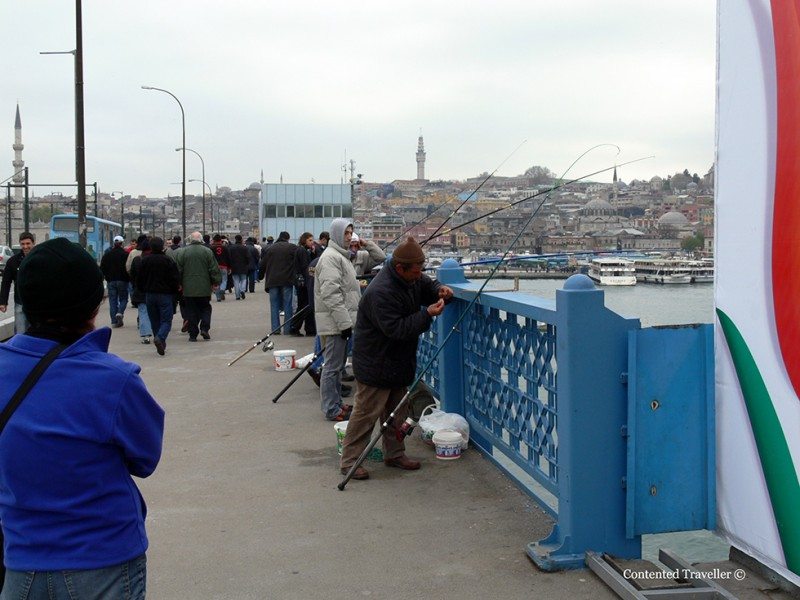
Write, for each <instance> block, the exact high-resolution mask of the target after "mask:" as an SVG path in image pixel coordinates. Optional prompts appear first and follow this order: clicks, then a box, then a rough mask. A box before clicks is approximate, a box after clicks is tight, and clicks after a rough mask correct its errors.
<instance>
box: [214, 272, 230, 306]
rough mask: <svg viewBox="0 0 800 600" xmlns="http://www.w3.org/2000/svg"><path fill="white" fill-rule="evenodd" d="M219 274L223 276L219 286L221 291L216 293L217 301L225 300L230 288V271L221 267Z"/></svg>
mask: <svg viewBox="0 0 800 600" xmlns="http://www.w3.org/2000/svg"><path fill="white" fill-rule="evenodd" d="M219 272H220V273H221V274H222V281H221V282H220V284H219V289H218V290H217V291H216V294H217V301H220V300H223V299H224V298H225V290H226V289H227V288H228V269H226V268H225V267H220V268H219Z"/></svg>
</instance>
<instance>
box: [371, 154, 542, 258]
mask: <svg viewBox="0 0 800 600" xmlns="http://www.w3.org/2000/svg"><path fill="white" fill-rule="evenodd" d="M527 141H528V140H522V142H520V144H519V146H517V147H516V148H514V150H513V151H512V152H511V154H509V155H508V156H506V157H505V159H503V162H501V163H500V164H499V165H497V168H496V169H495V170H494V171H492V172H491V173H489V174H488V175H487V176H486V177H485V178H484V180H483V181H481V183H480V185H479V186H478V187H476V188H475V189H474V190H472V193H470V195H469V196H467V198H466V199H465V200H464V201H463V202H461V204H459V205H458V206H457V207H456V209H455V210H454V211H453V212H452V213H450V216H449V217H447V218H446V219H445V220H444V221H443V222H442V224H441V225H440V226H439V229H437V230H436V231H435V232H434V234H435V233H438V232H439V230H440V229H441V228H442V227H444V225H445V223H447V222H448V221H449V220H450V219H452V218H453V216H455V214H456V213H457V212H458V211H459V210H460V209H461V207H462V206H464V205H465V204H466V203H467V201H469V200H470V199H471V198H472V197H473V196H474V195H475V194H477V193H478V192H479V191H480V189H481V188H482V187H483V186H484V184H485V183H486V182H487V181H489V180H490V179H491V178H492V177H493V176H494V174H495V173H497V171H498V169H500V167H502V166H503V165H504V164H506V162H508V159H509V158H511V157H512V156H514V154H516V153H517V150H519V149H520V148H522V146H523V145H524V144H525V143H526V142H527ZM447 204H450V200H445V201H444V202H442V203H441V204H440V205H439V206H437V207H436V208H435V209H433V210H432V211H431V213H430V214H429V215H428V216H427V217H425V218H424V219H422V220H420V221H417V222H416V223H414V224H413V225H412V226H411V227H409V228H408V229H406V230H405V231H403V233H401V234H400V235H398V236H397V237H396V238H394V239H393V240H392V241H390V242H387V243H386V244H384V245H383V246H382V247H381V250H386V249H387V248H388V247H389V246H391V245H392V244H394V243H395V242H396V241H397V240H399V239H400V238H402V237H403V236H404V235H405V234H407V233H408V232H409V231H411V230H412V229H414V228H415V227H419V226H420V225H422V224H423V223H424V222H425V221H427V220H428V219H430V218H431V217H432V216H433V215H435V214H436V213H437V212H438V211H439V209H440V208H442V207H443V206H445V205H447ZM430 239H431V238H428V240H430ZM428 240H425V241H424V242H422V243H421V244H420V246H424V245H425V244H426V243H427V242H428Z"/></svg>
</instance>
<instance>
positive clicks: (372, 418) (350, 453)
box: [341, 381, 408, 469]
mask: <svg viewBox="0 0 800 600" xmlns="http://www.w3.org/2000/svg"><path fill="white" fill-rule="evenodd" d="M406 389H407V388H404V387H402V388H378V387H372V386H370V385H365V384H363V383H361V382H359V381H356V396H355V400H354V402H353V413H352V414H351V415H350V421H349V422H348V423H347V432H346V434H345V436H344V442H343V446H342V462H341V468H343V469H349V468H350V467H352V466H353V465H354V464H355V462H356V460H358V457H359V456H361V453H362V452H363V451H364V448H366V447H367V444H369V440H370V438H371V437H372V431H373V429H374V428H375V422H376V421H377V420H378V419H380V421H381V423H383V422H384V421H386V419H388V418H389V414H390V413H391V412H392V410H394V408H395V407H396V406H397V403H398V402H400V400H402V399H403V396H404V395H405V393H406ZM407 416H408V403H406V404H404V405H403V406H402V408H400V410H399V411H397V414H395V416H394V420H393V421H392V424H391V425H390V426H389V428H388V429H387V430H386V433H384V435H383V458H384V460H388V459H390V458H397V457H399V456H403V454H405V451H406V445H405V443H404V442H402V441H398V440H397V437H396V435H395V431H396V428H397V427H399V426H400V425H402V424H403V421H405V420H406V417H407Z"/></svg>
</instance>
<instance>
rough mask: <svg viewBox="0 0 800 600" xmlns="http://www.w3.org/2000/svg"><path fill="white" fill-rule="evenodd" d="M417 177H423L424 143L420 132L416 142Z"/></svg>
mask: <svg viewBox="0 0 800 600" xmlns="http://www.w3.org/2000/svg"><path fill="white" fill-rule="evenodd" d="M417 179H425V144H424V143H423V141H422V132H420V134H419V140H418V142H417Z"/></svg>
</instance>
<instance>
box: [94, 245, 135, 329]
mask: <svg viewBox="0 0 800 600" xmlns="http://www.w3.org/2000/svg"><path fill="white" fill-rule="evenodd" d="M124 243H125V238H123V237H122V236H121V235H118V236H116V237H115V238H114V246H113V247H112V248H110V249H109V251H108V252H106V253H105V254H103V258H102V259H101V260H100V270H101V271H102V272H103V277H104V278H105V280H106V288H107V289H108V310H109V312H110V313H111V326H112V327H122V325H123V321H122V317H123V315H124V314H125V309H126V308H127V307H128V282H130V280H131V279H130V277H129V276H128V271H127V270H125V263H126V262H127V260H128V253H127V252H125V248H123V247H122V245H123V244H124Z"/></svg>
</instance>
